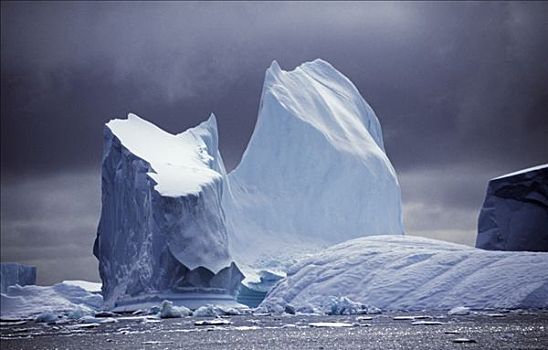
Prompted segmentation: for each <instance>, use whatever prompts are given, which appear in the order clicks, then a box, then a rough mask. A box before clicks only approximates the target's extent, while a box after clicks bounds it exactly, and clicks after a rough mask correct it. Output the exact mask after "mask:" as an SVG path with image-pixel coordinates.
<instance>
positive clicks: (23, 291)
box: [0, 283, 103, 320]
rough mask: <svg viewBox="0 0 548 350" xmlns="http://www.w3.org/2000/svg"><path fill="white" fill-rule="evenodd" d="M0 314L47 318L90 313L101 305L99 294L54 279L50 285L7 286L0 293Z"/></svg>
mask: <svg viewBox="0 0 548 350" xmlns="http://www.w3.org/2000/svg"><path fill="white" fill-rule="evenodd" d="M1 299H2V300H1V305H2V307H1V309H0V315H1V316H2V318H6V319H18V318H29V317H34V316H38V315H43V317H45V316H48V317H47V318H48V319H50V320H54V319H57V318H59V316H69V315H71V314H74V313H76V312H77V313H78V314H80V315H92V314H94V313H95V311H97V310H99V309H100V308H101V307H102V305H103V298H102V297H101V295H100V294H97V293H90V292H88V291H86V290H85V289H83V288H80V287H78V286H75V285H71V284H65V283H57V284H54V285H53V286H47V287H43V286H19V285H16V286H10V287H8V290H7V292H6V293H2V294H1Z"/></svg>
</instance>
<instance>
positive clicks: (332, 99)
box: [223, 59, 403, 276]
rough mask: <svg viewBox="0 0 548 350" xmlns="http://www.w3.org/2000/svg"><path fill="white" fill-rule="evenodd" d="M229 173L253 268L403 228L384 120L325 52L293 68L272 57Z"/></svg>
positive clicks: (233, 220)
mask: <svg viewBox="0 0 548 350" xmlns="http://www.w3.org/2000/svg"><path fill="white" fill-rule="evenodd" d="M228 178H229V180H230V181H229V182H228V183H227V185H229V186H228V188H227V190H226V193H225V196H223V207H224V209H225V211H226V213H227V221H228V224H229V232H230V238H231V245H232V252H233V254H234V256H235V259H236V260H237V261H238V262H239V263H241V265H242V268H244V269H245V268H246V267H245V266H251V267H252V268H253V269H255V270H256V269H257V268H259V269H260V268H271V269H272V270H271V271H276V268H278V269H280V270H282V271H283V269H284V268H285V267H286V266H284V265H288V264H290V263H291V262H292V261H293V258H295V257H298V256H302V255H303V254H306V253H309V252H313V251H315V250H317V249H320V248H322V247H326V246H329V245H332V244H335V243H339V242H342V241H345V240H347V239H351V238H356V237H360V236H364V235H380V234H385V235H386V234H398V235H400V234H403V225H402V209H401V198H400V187H399V184H398V180H397V177H396V172H395V171H394V168H393V167H392V165H391V163H390V161H389V159H388V157H387V155H386V153H385V151H384V145H383V139H382V132H381V126H380V124H379V121H378V119H377V117H376V115H375V113H374V112H373V109H372V108H371V107H370V106H369V105H368V104H367V102H366V101H365V100H364V99H363V98H362V96H361V95H360V93H359V91H358V90H357V88H356V87H355V86H354V85H353V84H352V82H351V81H350V80H349V79H348V78H346V77H345V76H344V75H342V74H341V73H340V72H338V71H337V70H336V69H335V68H333V66H331V65H330V64H329V63H327V62H325V61H323V60H320V59H317V60H315V61H313V62H307V63H304V64H302V65H300V66H299V67H297V68H295V69H294V70H293V71H283V70H282V69H281V68H280V66H279V65H278V64H277V63H276V62H275V61H274V62H273V63H272V65H271V67H270V68H269V69H268V70H267V71H266V75H265V81H264V85H263V91H262V95H261V101H260V107H259V114H258V119H257V123H256V126H255V130H254V132H253V135H252V137H251V140H250V142H249V145H248V146H247V149H246V150H245V153H244V155H243V157H242V160H241V162H240V164H239V165H238V166H237V167H236V169H234V170H233V171H232V172H231V173H230V174H229V175H228ZM253 269H252V270H253ZM250 274H251V273H250V272H249V271H246V276H249V275H250Z"/></svg>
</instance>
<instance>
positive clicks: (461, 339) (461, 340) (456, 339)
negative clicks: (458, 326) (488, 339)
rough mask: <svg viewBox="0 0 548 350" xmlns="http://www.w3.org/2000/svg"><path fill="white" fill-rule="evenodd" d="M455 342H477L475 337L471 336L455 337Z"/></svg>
mask: <svg viewBox="0 0 548 350" xmlns="http://www.w3.org/2000/svg"><path fill="white" fill-rule="evenodd" d="M452 342H453V343H476V341H475V340H474V339H470V338H455V339H453V340H452Z"/></svg>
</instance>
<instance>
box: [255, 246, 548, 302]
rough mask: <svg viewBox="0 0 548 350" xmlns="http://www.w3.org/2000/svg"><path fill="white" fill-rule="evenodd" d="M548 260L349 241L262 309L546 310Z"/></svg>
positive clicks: (315, 260) (305, 267) (300, 269)
mask: <svg viewBox="0 0 548 350" xmlns="http://www.w3.org/2000/svg"><path fill="white" fill-rule="evenodd" d="M546 271H548V253H532V252H495V251H485V250H481V249H475V248H471V247H467V246H463V245H458V244H453V243H447V242H442V241H437V240H432V239H426V238H421V237H413V236H373V237H364V238H358V239H354V240H350V241H347V242H344V243H341V244H338V245H336V246H333V247H331V248H329V249H326V250H324V251H322V252H321V253H318V254H315V255H313V256H310V257H307V258H304V259H302V260H301V261H299V262H298V263H296V264H295V265H293V266H292V267H291V268H290V269H289V271H288V274H287V278H285V279H283V280H282V281H280V283H278V284H277V285H276V286H275V287H274V289H273V290H272V291H271V292H270V293H269V294H268V295H267V297H266V299H265V300H264V301H263V303H262V304H261V306H262V307H266V308H269V309H272V310H276V309H278V310H283V309H284V308H285V307H286V306H287V305H291V306H292V307H294V308H296V309H298V308H300V307H308V308H310V307H313V308H317V309H319V310H321V309H322V308H323V306H324V305H325V303H326V300H331V299H332V298H333V297H336V298H341V297H347V298H348V299H350V300H352V301H353V302H356V303H360V304H363V305H372V306H376V307H378V308H381V309H383V310H393V311H396V310H399V311H401V310H448V309H451V308H454V307H457V306H463V305H464V306H467V307H470V308H476V309H483V308H548V274H547V273H546Z"/></svg>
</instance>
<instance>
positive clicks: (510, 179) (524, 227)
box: [476, 164, 548, 252]
mask: <svg viewBox="0 0 548 350" xmlns="http://www.w3.org/2000/svg"><path fill="white" fill-rule="evenodd" d="M476 247H477V248H482V249H489V250H528V251H543V252H548V164H544V165H541V166H538V167H534V168H530V169H525V170H522V171H518V172H516V173H512V174H508V175H504V176H500V177H497V178H494V179H492V180H491V181H489V185H488V187H487V194H486V197H485V202H484V203H483V207H482V209H481V212H480V216H479V220H478V237H477V240H476Z"/></svg>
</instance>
